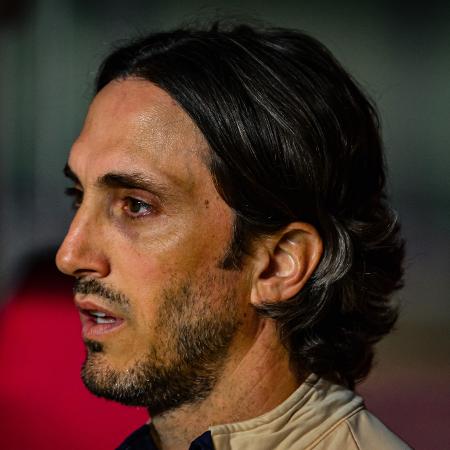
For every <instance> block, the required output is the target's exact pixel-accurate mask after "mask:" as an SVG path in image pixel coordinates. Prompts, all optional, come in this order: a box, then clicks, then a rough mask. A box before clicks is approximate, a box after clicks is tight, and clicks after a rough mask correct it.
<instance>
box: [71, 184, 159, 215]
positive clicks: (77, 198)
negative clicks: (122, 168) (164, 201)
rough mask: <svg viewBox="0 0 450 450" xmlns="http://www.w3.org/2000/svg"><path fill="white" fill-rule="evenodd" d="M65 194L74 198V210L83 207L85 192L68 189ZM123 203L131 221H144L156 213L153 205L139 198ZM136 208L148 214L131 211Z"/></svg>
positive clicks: (128, 199) (126, 200) (124, 199)
mask: <svg viewBox="0 0 450 450" xmlns="http://www.w3.org/2000/svg"><path fill="white" fill-rule="evenodd" d="M65 193H66V195H67V196H69V197H72V198H73V201H72V208H73V209H74V210H77V209H78V208H79V207H80V206H81V203H82V201H83V191H82V190H81V189H78V188H76V187H68V188H66V190H65ZM121 201H122V203H123V205H122V210H123V211H125V214H126V217H127V219H129V220H139V219H144V218H145V217H147V216H148V215H150V214H152V213H153V212H154V207H153V206H152V205H151V204H149V203H147V202H144V201H143V200H140V199H138V198H134V197H130V196H126V197H124V198H123V199H122V200H121ZM134 206H138V208H140V207H144V208H146V209H147V212H145V213H136V212H132V211H131V209H132V207H134Z"/></svg>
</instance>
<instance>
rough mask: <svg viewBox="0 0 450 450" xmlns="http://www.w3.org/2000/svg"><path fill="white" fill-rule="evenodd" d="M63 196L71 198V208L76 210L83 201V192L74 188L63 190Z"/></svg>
mask: <svg viewBox="0 0 450 450" xmlns="http://www.w3.org/2000/svg"><path fill="white" fill-rule="evenodd" d="M65 194H66V195H67V196H68V197H71V198H72V208H73V209H78V208H79V207H80V205H81V202H82V201H83V191H82V190H81V189H78V188H76V187H68V188H66V190H65Z"/></svg>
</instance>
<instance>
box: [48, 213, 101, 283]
mask: <svg viewBox="0 0 450 450" xmlns="http://www.w3.org/2000/svg"><path fill="white" fill-rule="evenodd" d="M102 235H103V233H102V231H101V230H100V229H99V224H98V223H97V221H96V220H95V218H94V217H91V216H90V215H89V213H88V212H87V211H84V209H83V206H81V208H80V209H79V210H78V211H77V213H76V214H75V217H74V218H73V220H72V223H71V225H70V228H69V231H68V232H67V235H66V237H65V238H64V241H63V242H62V244H61V246H60V247H59V249H58V252H57V254H56V265H57V267H58V269H59V270H60V271H61V272H63V273H65V274H66V275H71V276H74V277H77V278H80V277H83V276H90V277H93V278H104V277H106V276H107V275H108V274H109V272H110V264H109V260H108V257H107V255H106V254H105V252H104V251H103V250H102V245H101V242H100V241H101V239H99V236H102Z"/></svg>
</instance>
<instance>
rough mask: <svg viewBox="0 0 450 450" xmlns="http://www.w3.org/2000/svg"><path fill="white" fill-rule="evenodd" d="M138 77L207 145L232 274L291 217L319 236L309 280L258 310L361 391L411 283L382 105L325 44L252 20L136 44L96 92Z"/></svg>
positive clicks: (330, 375)
mask: <svg viewBox="0 0 450 450" xmlns="http://www.w3.org/2000/svg"><path fill="white" fill-rule="evenodd" d="M127 77H139V78H142V79H145V80H148V81H150V82H152V83H154V84H155V85H157V86H159V87H160V88H162V89H163V90H165V91H166V92H167V93H169V95H170V96H171V97H172V98H173V99H174V100H175V101H176V102H177V103H178V104H179V105H180V106H181V107H182V108H183V109H184V110H185V111H186V112H187V114H189V116H190V117H191V118H192V120H193V121H194V122H195V123H196V124H197V126H198V128H199V129H200V130H201V132H202V133H203V135H204V137H205V138H206V140H207V142H208V144H209V147H210V157H209V161H208V163H209V168H210V171H211V174H212V176H213V178H214V181H215V184H216V187H217V189H218V191H219V193H220V195H221V196H222V197H223V199H224V200H225V202H226V203H227V204H228V205H229V206H230V207H231V208H232V209H233V210H234V213H235V223H234V238H233V240H232V243H231V245H230V250H229V252H228V254H227V256H226V258H225V260H224V261H223V267H224V268H228V269H239V268H240V267H241V264H242V260H243V258H244V256H245V255H246V254H248V253H250V252H251V249H250V246H251V243H252V241H253V240H254V239H255V238H256V237H258V236H261V235H267V234H270V233H273V232H274V231H277V230H280V229H282V228H283V227H285V226H286V225H287V224H289V223H291V222H293V221H303V222H307V223H310V224H312V225H313V226H314V227H316V228H317V230H318V231H319V233H320V235H321V237H322V239H323V243H324V254H323V256H322V259H321V261H320V263H319V265H318V267H317V269H316V270H315V272H314V274H313V276H312V277H311V278H310V280H309V281H308V283H307V284H306V286H305V287H304V288H303V289H302V290H301V291H300V292H299V293H298V294H297V295H295V296H294V297H292V298H291V299H289V300H288V301H285V302H281V303H276V304H271V303H267V304H265V305H263V306H261V307H259V308H258V309H259V311H260V313H261V314H263V315H264V316H267V317H271V318H273V319H275V320H276V321H277V323H278V329H279V333H280V337H281V339H282V342H283V343H284V344H285V345H286V347H287V348H288V350H289V353H290V357H291V361H292V363H293V364H294V365H295V367H296V368H297V369H299V370H303V371H312V372H315V373H316V374H318V375H320V376H323V377H325V378H327V379H329V380H331V381H334V382H338V383H342V384H345V385H347V386H350V387H353V386H354V384H355V382H357V381H359V380H361V379H362V378H364V376H366V375H367V373H368V372H369V370H370V367H371V364H372V360H373V345H374V344H375V343H376V342H377V341H378V340H379V339H380V338H381V337H383V336H384V335H385V334H387V333H388V332H389V331H390V330H391V329H392V327H393V325H394V323H395V321H396V319H397V308H396V306H395V305H393V304H392V303H391V300H390V296H391V294H392V292H393V291H394V290H396V289H398V288H399V287H401V285H402V276H403V269H402V261H403V254H404V251H403V247H404V246H403V240H402V239H401V237H400V232H399V224H398V222H397V218H396V215H395V214H394V213H393V212H392V210H391V209H390V207H389V206H388V204H387V201H386V189H385V164H384V156H383V149H382V143H381V139H380V130H379V121H378V117H377V114H376V111H375V108H374V106H373V105H372V103H371V101H370V100H369V99H368V98H367V96H366V95H364V94H363V93H362V90H361V88H360V87H358V85H357V84H356V82H355V81H354V80H353V79H352V78H351V77H350V76H349V74H348V73H347V72H346V71H345V70H344V69H343V68H342V67H341V65H340V64H339V63H338V62H337V61H336V60H335V58H334V57H333V56H332V55H331V53H330V52H329V51H328V50H327V49H326V48H325V47H324V46H323V45H322V44H321V43H319V42H318V41H317V40H315V39H314V38H312V37H310V36H308V35H306V34H305V33H303V32H300V31H294V30H287V29H278V28H277V29H275V28H270V29H255V28H252V27H250V26H248V25H237V26H228V27H223V26H222V25H218V24H214V25H213V26H212V27H211V28H208V29H193V28H182V29H177V30H174V31H170V32H160V33H154V34H150V35H148V36H145V37H143V38H139V39H137V40H135V41H132V42H129V43H127V44H126V45H125V46H122V47H120V48H117V49H116V50H115V51H114V52H113V53H112V54H111V55H109V56H108V57H107V58H106V59H105V61H104V62H103V64H102V66H101V68H100V70H99V73H98V77H97V82H96V92H98V91H100V90H101V89H102V88H103V87H104V86H105V85H106V84H107V83H109V82H110V81H112V80H116V79H124V78H127Z"/></svg>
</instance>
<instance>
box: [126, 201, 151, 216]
mask: <svg viewBox="0 0 450 450" xmlns="http://www.w3.org/2000/svg"><path fill="white" fill-rule="evenodd" d="M124 202H125V206H124V210H125V211H126V213H127V214H128V215H129V216H130V217H131V218H132V219H139V218H141V217H145V216H148V215H149V214H151V213H152V212H153V207H152V205H149V204H148V203H146V202H144V201H142V200H138V199H137V198H133V197H126V198H125V199H124Z"/></svg>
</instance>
